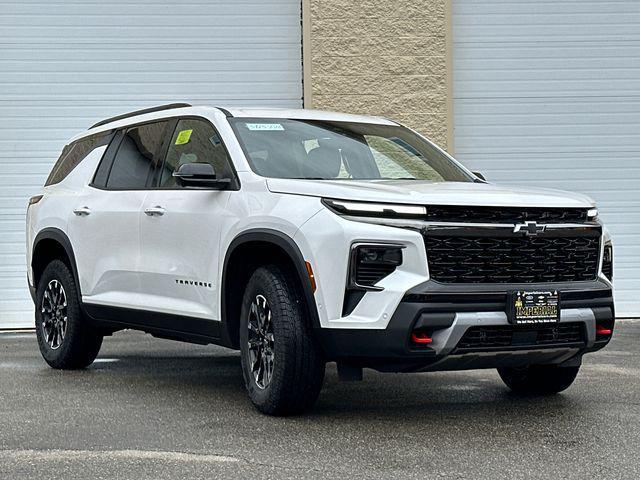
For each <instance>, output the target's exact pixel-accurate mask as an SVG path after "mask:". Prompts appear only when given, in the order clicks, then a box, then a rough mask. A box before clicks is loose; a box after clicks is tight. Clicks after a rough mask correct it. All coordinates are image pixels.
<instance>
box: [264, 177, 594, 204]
mask: <svg viewBox="0 0 640 480" xmlns="http://www.w3.org/2000/svg"><path fill="white" fill-rule="evenodd" d="M267 186H268V188H269V190H270V191H272V192H276V193H288V194H293V195H306V196H312V197H326V198H336V199H343V200H360V201H368V202H386V203H405V204H418V205H474V206H492V207H563V208H571V207H576V208H589V207H592V206H594V202H593V200H591V199H590V198H589V197H587V196H586V195H582V194H579V193H572V192H565V191H562V190H551V189H547V188H525V187H516V186H504V185H494V184H491V183H471V182H429V181H421V180H298V179H287V178H269V179H267Z"/></svg>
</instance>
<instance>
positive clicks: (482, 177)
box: [471, 172, 487, 182]
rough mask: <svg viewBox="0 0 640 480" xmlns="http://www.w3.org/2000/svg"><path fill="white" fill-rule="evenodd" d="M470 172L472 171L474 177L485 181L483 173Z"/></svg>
mask: <svg viewBox="0 0 640 480" xmlns="http://www.w3.org/2000/svg"><path fill="white" fill-rule="evenodd" d="M471 173H473V174H474V175H475V176H476V177H478V178H479V179H480V180H482V181H483V182H486V181H487V179H486V178H484V175H483V174H481V173H480V172H471Z"/></svg>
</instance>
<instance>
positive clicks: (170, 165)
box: [160, 118, 232, 188]
mask: <svg viewBox="0 0 640 480" xmlns="http://www.w3.org/2000/svg"><path fill="white" fill-rule="evenodd" d="M195 162H200V163H209V164H211V165H213V168H214V169H215V171H216V175H217V176H218V178H230V177H232V171H231V166H230V165H231V163H230V159H229V156H228V154H227V151H226V149H225V148H224V145H223V144H222V140H221V139H220V136H219V135H218V132H216V130H215V129H214V128H213V126H212V125H211V124H210V123H209V122H207V121H205V120H199V119H193V118H185V119H182V120H180V121H179V122H178V124H177V126H176V129H175V131H174V132H173V137H172V138H171V143H170V144H169V150H168V151H167V157H166V159H165V161H164V165H163V168H162V175H161V176H160V188H177V187H178V185H177V183H176V179H175V178H174V177H173V172H175V171H176V170H177V169H178V167H180V165H183V164H185V163H195Z"/></svg>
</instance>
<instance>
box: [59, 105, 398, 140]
mask: <svg viewBox="0 0 640 480" xmlns="http://www.w3.org/2000/svg"><path fill="white" fill-rule="evenodd" d="M211 111H217V112H222V113H224V114H225V115H229V114H230V115H231V116H233V117H238V118H256V117H257V118H291V119H300V120H326V121H334V122H357V123H375V124H382V125H397V124H396V123H395V122H393V121H391V120H388V119H386V118H382V117H373V116H366V115H353V114H349V113H339V112H330V111H324V110H311V109H305V108H294V109H290V108H260V107H257V108H247V107H238V108H233V107H224V108H223V107H212V106H195V105H194V106H185V104H174V105H164V106H159V107H153V108H151V109H145V110H140V111H134V112H130V113H124V114H122V115H118V116H117V117H112V118H110V119H106V120H103V121H100V122H98V123H97V124H95V125H93V126H92V127H91V128H89V130H86V131H84V132H82V133H79V134H78V135H76V136H74V137H73V138H72V139H70V140H69V142H73V141H76V140H78V139H79V138H82V137H85V136H88V135H92V134H95V133H99V132H102V131H106V130H110V129H113V128H120V127H124V126H127V125H131V124H134V123H141V122H148V121H152V120H157V119H161V118H169V117H176V116H185V115H206V114H207V113H210V112H211Z"/></svg>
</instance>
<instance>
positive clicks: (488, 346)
mask: <svg viewBox="0 0 640 480" xmlns="http://www.w3.org/2000/svg"><path fill="white" fill-rule="evenodd" d="M584 343H585V333H584V324H582V323H555V324H551V325H494V326H485V327H482V326H478V327H471V328H469V329H468V330H467V331H466V332H465V334H464V335H463V337H462V338H461V339H460V341H459V342H458V345H457V346H456V348H455V350H454V352H453V353H454V354H455V353H469V352H472V351H473V352H480V351H492V350H509V349H514V348H527V347H552V346H566V345H569V344H571V345H572V346H573V345H575V346H579V345H584Z"/></svg>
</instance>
